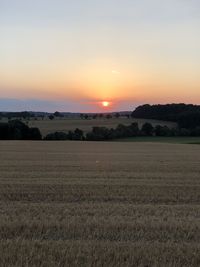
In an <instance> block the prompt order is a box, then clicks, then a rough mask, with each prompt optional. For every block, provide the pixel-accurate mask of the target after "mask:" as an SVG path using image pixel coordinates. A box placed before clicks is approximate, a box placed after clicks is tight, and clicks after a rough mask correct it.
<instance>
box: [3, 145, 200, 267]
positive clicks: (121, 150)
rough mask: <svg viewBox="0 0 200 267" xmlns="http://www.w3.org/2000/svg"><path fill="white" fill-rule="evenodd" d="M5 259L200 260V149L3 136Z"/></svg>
mask: <svg viewBox="0 0 200 267" xmlns="http://www.w3.org/2000/svg"><path fill="white" fill-rule="evenodd" d="M0 266H6V267H7V266H20V267H21V266H45V267H46V266H48V267H54V266H113V267H114V266H120V267H121V266H141V267H147V266H148V267H150V266H152V267H154V266H156V267H158V266H159V267H160V266H174V267H175V266H181V267H182V266H185V267H186V266H196V267H197V266H200V146H198V145H178V144H177V145H176V144H159V143H115V142H107V143H106V142H98V143H95V142H44V141H41V142H29V141H28V142H26V141H25V142H23V141H19V142H17V141H1V142H0Z"/></svg>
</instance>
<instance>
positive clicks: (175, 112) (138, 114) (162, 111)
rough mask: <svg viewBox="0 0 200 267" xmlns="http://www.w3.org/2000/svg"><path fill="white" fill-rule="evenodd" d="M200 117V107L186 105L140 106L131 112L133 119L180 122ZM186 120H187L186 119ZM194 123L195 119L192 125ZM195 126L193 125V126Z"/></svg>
mask: <svg viewBox="0 0 200 267" xmlns="http://www.w3.org/2000/svg"><path fill="white" fill-rule="evenodd" d="M193 116H194V117H195V118H196V117H197V116H200V106H198V105H192V104H190V105H187V104H167V105H149V104H146V105H142V106H139V107H137V108H136V109H135V110H134V111H133V112H132V117H133V118H142V119H155V120H162V121H173V122H179V121H180V122H182V120H183V118H186V117H190V119H191V118H192V117H193ZM186 119H188V118H186ZM195 123H196V119H195V121H194V124H195ZM193 126H195V125H193Z"/></svg>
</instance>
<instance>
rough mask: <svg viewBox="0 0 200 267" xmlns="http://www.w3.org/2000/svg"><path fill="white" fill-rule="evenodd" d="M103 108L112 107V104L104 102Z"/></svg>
mask: <svg viewBox="0 0 200 267" xmlns="http://www.w3.org/2000/svg"><path fill="white" fill-rule="evenodd" d="M102 106H103V107H105V108H107V107H109V106H110V102H108V101H103V102H102Z"/></svg>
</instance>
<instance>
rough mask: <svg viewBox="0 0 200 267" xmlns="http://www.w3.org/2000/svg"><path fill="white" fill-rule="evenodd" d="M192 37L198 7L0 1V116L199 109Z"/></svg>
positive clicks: (191, 1) (198, 34)
mask: <svg viewBox="0 0 200 267" xmlns="http://www.w3.org/2000/svg"><path fill="white" fill-rule="evenodd" d="M199 29H200V1H199V0H167V1H160V0H84V1H83V0H73V1H72V0H34V1H33V0H0V110H25V109H28V110H33V109H37V110H41V111H53V110H55V109H56V110H59V111H72V112H101V111H102V110H109V111H113V110H132V109H133V108H134V107H135V106H137V105H139V104H143V103H152V104H153V103H172V102H173V103H180V102H185V103H194V104H200V30H199ZM102 101H108V102H109V103H110V104H109V106H108V107H103V105H101V103H102Z"/></svg>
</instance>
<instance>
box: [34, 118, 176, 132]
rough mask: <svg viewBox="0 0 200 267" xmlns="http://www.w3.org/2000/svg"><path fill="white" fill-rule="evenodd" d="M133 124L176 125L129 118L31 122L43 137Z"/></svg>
mask: <svg viewBox="0 0 200 267" xmlns="http://www.w3.org/2000/svg"><path fill="white" fill-rule="evenodd" d="M133 122H138V124H139V126H140V127H141V126H142V125H143V124H144V123H145V122H150V123H152V125H153V126H155V125H158V124H159V125H167V126H169V127H175V126H176V123H173V122H164V121H156V120H147V119H132V118H130V119H127V118H112V119H106V118H103V119H99V118H97V119H88V120H85V119H79V118H77V119H70V118H68V119H54V120H52V121H51V120H49V119H45V120H37V121H35V120H30V122H29V126H31V127H38V128H39V129H40V131H41V133H42V135H43V136H45V135H47V134H48V133H52V132H56V131H58V132H60V131H61V132H68V131H70V130H72V131H74V130H75V129H76V128H79V129H81V130H83V131H84V132H89V131H91V130H92V127H93V126H105V127H108V128H115V127H117V125H118V124H120V123H121V124H124V125H130V124H131V123H133Z"/></svg>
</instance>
